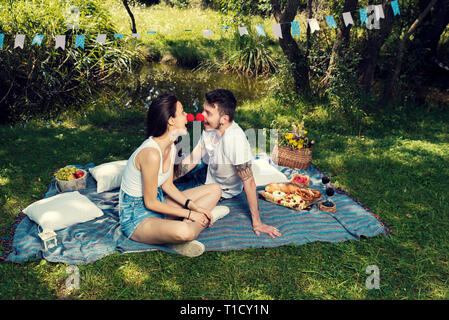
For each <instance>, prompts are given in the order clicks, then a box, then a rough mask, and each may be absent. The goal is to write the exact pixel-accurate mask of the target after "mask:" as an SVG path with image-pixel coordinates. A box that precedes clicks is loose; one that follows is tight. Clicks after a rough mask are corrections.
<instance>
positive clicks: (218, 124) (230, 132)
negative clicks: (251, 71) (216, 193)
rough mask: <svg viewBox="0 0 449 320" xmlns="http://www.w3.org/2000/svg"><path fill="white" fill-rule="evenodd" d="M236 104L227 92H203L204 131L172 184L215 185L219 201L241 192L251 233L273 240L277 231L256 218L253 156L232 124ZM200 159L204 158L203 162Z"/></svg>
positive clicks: (221, 90)
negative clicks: (265, 235)
mask: <svg viewBox="0 0 449 320" xmlns="http://www.w3.org/2000/svg"><path fill="white" fill-rule="evenodd" d="M236 105H237V102H236V99H235V97H234V95H233V94H232V92H231V91H229V90H225V89H217V90H213V91H210V92H208V93H206V101H205V102H204V104H203V112H202V114H203V116H204V122H203V124H204V131H203V133H202V135H201V138H200V141H199V142H198V144H197V145H196V146H195V148H194V149H193V151H192V152H191V153H190V155H189V156H188V157H186V158H185V159H183V160H182V162H181V164H180V166H181V168H180V170H179V173H178V174H177V175H176V176H175V177H174V179H175V180H176V179H177V180H176V181H175V182H174V183H175V185H177V186H178V188H182V184H185V183H190V185H189V188H192V187H193V186H194V185H195V186H196V185H199V184H209V183H218V184H219V185H220V186H221V188H222V199H223V198H224V199H228V198H232V197H234V196H236V195H238V194H240V193H241V192H242V191H243V190H245V195H246V199H247V201H248V206H249V209H250V211H251V219H252V224H253V230H254V232H255V233H256V235H257V236H260V233H266V234H268V235H269V236H270V237H272V238H275V237H278V236H281V233H280V232H279V230H278V229H276V228H275V227H272V226H269V225H266V224H264V223H263V222H262V220H261V219H260V214H259V208H258V203H257V198H258V196H257V191H256V183H255V181H254V177H253V172H252V170H251V164H252V160H253V156H252V154H251V147H250V144H249V142H248V140H247V138H246V135H245V133H244V131H243V130H242V128H240V126H239V125H238V124H237V123H236V122H235V121H234V111H235V108H236ZM203 158H205V159H206V160H205V161H204V162H203V161H202V159H203ZM206 164H207V165H206ZM193 169H195V170H193ZM192 170H193V171H192ZM189 172H190V174H188V173H189ZM194 172H195V174H193V173H194ZM186 174H188V175H186ZM189 180H191V181H189ZM192 183H193V184H194V185H192ZM180 190H181V189H180ZM222 199H221V200H222Z"/></svg>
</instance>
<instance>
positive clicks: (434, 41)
mask: <svg viewBox="0 0 449 320" xmlns="http://www.w3.org/2000/svg"><path fill="white" fill-rule="evenodd" d="M428 3H429V0H421V1H420V2H419V7H420V9H421V11H424V9H425V8H426V6H427V4H428ZM448 24H449V1H448V0H438V1H437V3H436V4H435V5H434V9H433V10H430V12H429V14H428V15H427V16H426V17H425V18H424V20H423V22H422V23H421V24H420V27H419V28H417V30H416V33H415V39H414V41H413V43H412V44H411V48H410V49H411V50H413V51H415V50H416V49H418V50H419V49H420V48H422V49H424V50H422V54H421V55H420V61H422V62H423V66H422V69H425V68H426V66H428V65H429V64H432V63H433V61H432V60H433V58H434V57H435V55H436V53H437V49H438V43H439V41H440V37H441V34H442V33H443V32H444V30H445V29H446V26H447V25H448Z"/></svg>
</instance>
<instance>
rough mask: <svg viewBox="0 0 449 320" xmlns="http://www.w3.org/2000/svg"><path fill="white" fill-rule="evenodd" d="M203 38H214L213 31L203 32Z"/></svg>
mask: <svg viewBox="0 0 449 320" xmlns="http://www.w3.org/2000/svg"><path fill="white" fill-rule="evenodd" d="M203 36H204V37H206V38H207V37H212V31H210V30H203Z"/></svg>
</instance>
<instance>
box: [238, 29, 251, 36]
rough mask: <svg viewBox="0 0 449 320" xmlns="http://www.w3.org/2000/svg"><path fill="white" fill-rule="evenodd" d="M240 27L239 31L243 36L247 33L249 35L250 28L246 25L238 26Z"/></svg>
mask: <svg viewBox="0 0 449 320" xmlns="http://www.w3.org/2000/svg"><path fill="white" fill-rule="evenodd" d="M238 29H239V33H240V35H241V36H243V35H245V34H248V35H249V33H248V29H246V27H238Z"/></svg>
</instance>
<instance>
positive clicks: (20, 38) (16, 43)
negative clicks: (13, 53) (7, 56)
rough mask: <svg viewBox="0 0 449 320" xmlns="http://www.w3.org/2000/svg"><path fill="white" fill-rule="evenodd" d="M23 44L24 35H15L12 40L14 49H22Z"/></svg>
mask: <svg viewBox="0 0 449 320" xmlns="http://www.w3.org/2000/svg"><path fill="white" fill-rule="evenodd" d="M24 44H25V35H24V34H16V39H15V40H14V49H15V48H17V47H20V48H22V49H23V46H24Z"/></svg>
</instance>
